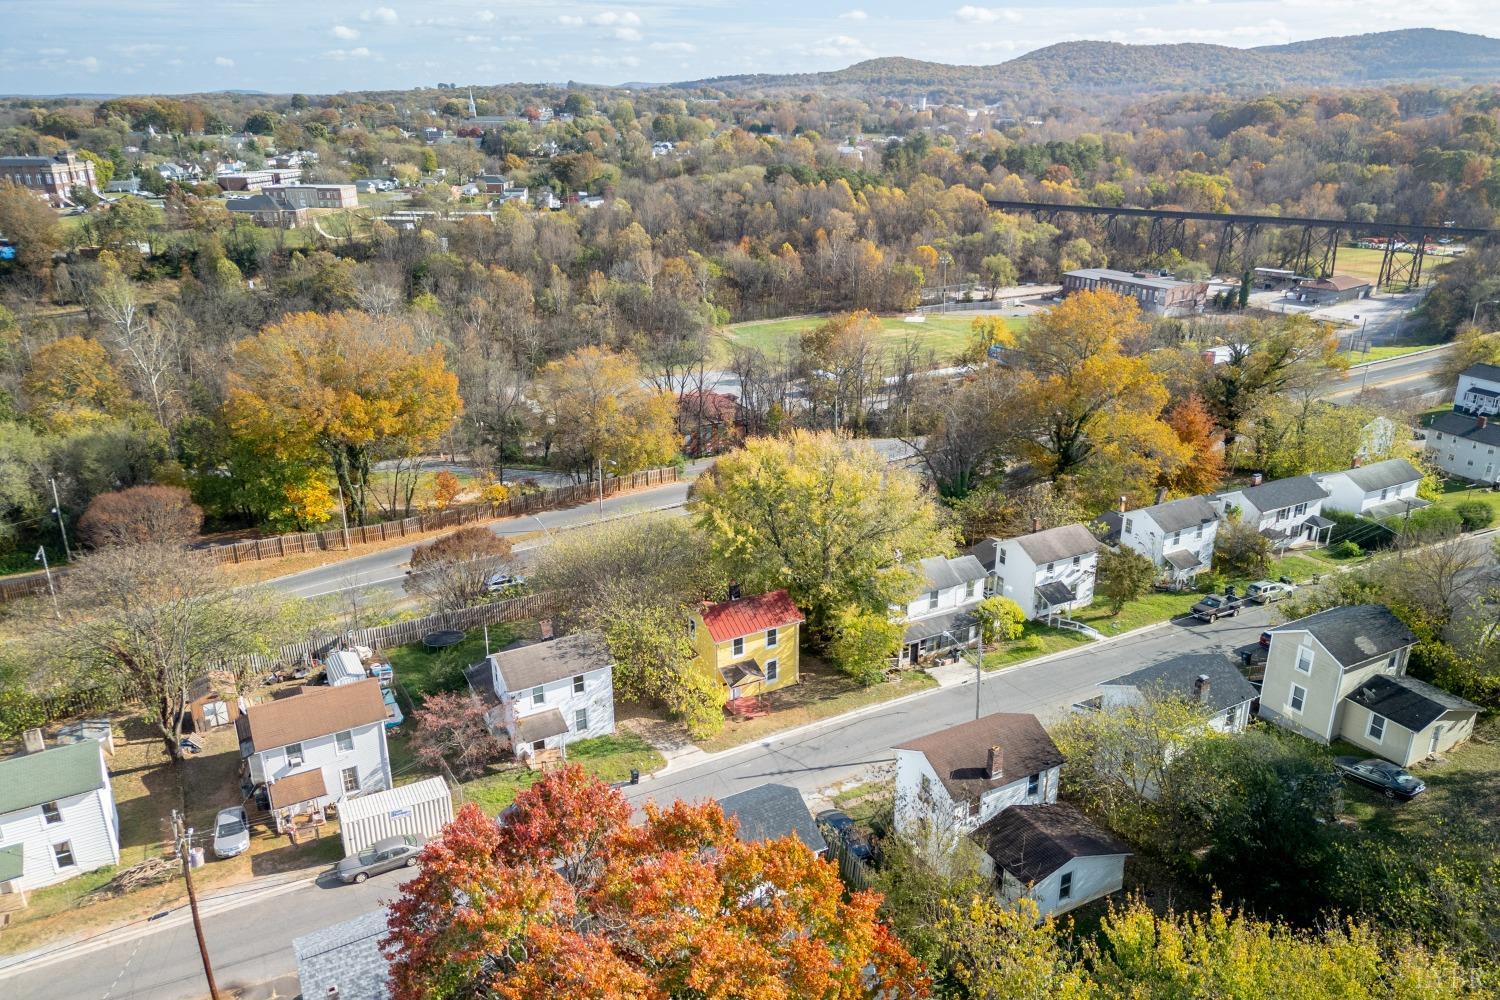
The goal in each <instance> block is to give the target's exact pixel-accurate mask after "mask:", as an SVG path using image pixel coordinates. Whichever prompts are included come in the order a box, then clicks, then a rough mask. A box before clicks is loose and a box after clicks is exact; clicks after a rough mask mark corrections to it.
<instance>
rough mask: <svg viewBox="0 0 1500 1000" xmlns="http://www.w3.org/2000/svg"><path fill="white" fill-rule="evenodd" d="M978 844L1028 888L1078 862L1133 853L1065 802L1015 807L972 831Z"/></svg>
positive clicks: (1123, 843)
mask: <svg viewBox="0 0 1500 1000" xmlns="http://www.w3.org/2000/svg"><path fill="white" fill-rule="evenodd" d="M974 838H975V840H977V841H978V842H979V845H980V846H981V847H983V848H984V850H985V853H986V854H988V855H989V856H990V857H991V858H993V859H994V860H995V864H996V865H998V866H999V867H1001V868H1004V869H1005V870H1006V871H1008V872H1010V873H1011V874H1012V875H1014V876H1015V877H1016V878H1017V879H1019V880H1020V881H1021V882H1023V883H1027V884H1031V883H1035V882H1040V881H1041V880H1042V879H1044V878H1046V877H1047V876H1048V875H1051V874H1052V873H1053V872H1055V871H1057V870H1058V869H1059V868H1061V867H1062V866H1063V865H1065V864H1067V863H1068V862H1069V861H1072V860H1073V859H1074V858H1102V857H1111V856H1114V855H1118V854H1129V853H1131V851H1130V848H1129V846H1127V845H1126V844H1125V842H1124V841H1122V840H1119V839H1118V838H1116V837H1114V836H1113V835H1111V834H1109V833H1106V832H1105V831H1104V830H1101V829H1099V828H1098V827H1097V826H1095V825H1094V824H1093V823H1090V822H1089V820H1088V817H1086V816H1084V815H1083V813H1081V812H1079V811H1078V810H1077V809H1075V808H1073V807H1072V806H1070V805H1068V804H1066V803H1063V802H1053V803H1051V804H1050V805H1041V806H1011V807H1010V808H1009V809H1005V810H1002V811H1001V813H1000V815H998V816H996V817H995V818H994V819H992V820H990V821H989V822H988V823H986V824H984V825H983V826H981V827H980V828H979V829H978V830H976V831H974Z"/></svg>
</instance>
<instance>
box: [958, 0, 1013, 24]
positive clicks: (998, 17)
mask: <svg viewBox="0 0 1500 1000" xmlns="http://www.w3.org/2000/svg"><path fill="white" fill-rule="evenodd" d="M953 16H954V17H956V18H958V19H959V20H960V21H967V22H969V23H970V24H994V23H995V22H996V21H1010V22H1011V23H1012V24H1014V23H1016V22H1018V21H1020V20H1021V14H1020V12H1019V11H1014V10H1009V9H1008V8H1005V7H975V6H972V5H970V4H965V5H964V6H962V7H960V8H958V10H956V11H954V12H953Z"/></svg>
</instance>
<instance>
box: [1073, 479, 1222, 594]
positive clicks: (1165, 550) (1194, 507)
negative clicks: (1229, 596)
mask: <svg viewBox="0 0 1500 1000" xmlns="http://www.w3.org/2000/svg"><path fill="white" fill-rule="evenodd" d="M1100 520H1102V521H1103V522H1104V524H1105V526H1106V528H1107V529H1108V534H1107V535H1106V538H1105V541H1107V542H1109V543H1110V544H1119V545H1124V546H1126V547H1127V548H1132V549H1134V550H1135V551H1137V552H1139V553H1140V554H1141V555H1143V556H1145V557H1146V558H1148V559H1150V560H1151V562H1152V563H1153V564H1154V565H1155V566H1156V567H1157V568H1158V569H1160V570H1161V575H1162V579H1163V580H1165V581H1166V582H1167V583H1168V584H1169V585H1171V586H1175V587H1186V586H1190V585H1191V584H1192V582H1193V578H1194V577H1196V576H1197V575H1198V574H1199V573H1202V572H1204V571H1205V570H1207V569H1208V568H1209V567H1210V566H1212V565H1213V561H1214V542H1215V540H1216V539H1217V538H1218V534H1219V512H1218V511H1216V510H1215V509H1214V506H1213V504H1211V503H1209V502H1208V501H1207V500H1206V499H1204V498H1203V497H1185V498H1184V499H1182V500H1169V501H1167V502H1166V503H1159V504H1155V505H1154V506H1151V507H1141V508H1137V509H1136V510H1125V511H1110V512H1109V513H1107V514H1105V515H1104V516H1103V517H1102V518H1101V519H1100Z"/></svg>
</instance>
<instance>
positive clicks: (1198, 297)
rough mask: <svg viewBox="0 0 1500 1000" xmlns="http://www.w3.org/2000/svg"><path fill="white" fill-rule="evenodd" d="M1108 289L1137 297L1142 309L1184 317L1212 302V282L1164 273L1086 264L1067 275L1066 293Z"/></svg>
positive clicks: (1064, 276) (1064, 282)
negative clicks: (1121, 269)
mask: <svg viewBox="0 0 1500 1000" xmlns="http://www.w3.org/2000/svg"><path fill="white" fill-rule="evenodd" d="M1099 288H1107V289H1109V290H1110V291H1112V292H1117V293H1119V294H1120V295H1125V296H1128V297H1130V298H1132V299H1135V300H1136V302H1137V303H1139V304H1140V307H1141V311H1142V312H1148V313H1156V314H1157V315H1160V316H1183V315H1186V314H1188V313H1196V312H1202V311H1203V307H1204V306H1205V305H1207V304H1208V282H1206V281H1179V280H1178V279H1176V278H1164V277H1162V276H1160V275H1155V274H1145V273H1143V272H1139V271H1138V272H1136V273H1134V274H1132V273H1130V272H1128V271H1113V270H1110V269H1109V268H1105V267H1086V268H1081V269H1080V270H1077V271H1069V272H1067V273H1066V274H1064V275H1063V294H1064V295H1071V294H1073V293H1074V292H1082V291H1090V290H1094V289H1099Z"/></svg>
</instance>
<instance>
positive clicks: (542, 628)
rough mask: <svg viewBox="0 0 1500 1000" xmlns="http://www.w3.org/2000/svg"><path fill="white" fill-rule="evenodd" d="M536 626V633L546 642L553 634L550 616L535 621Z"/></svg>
mask: <svg viewBox="0 0 1500 1000" xmlns="http://www.w3.org/2000/svg"><path fill="white" fill-rule="evenodd" d="M536 628H537V635H538V637H539V638H540V639H541V640H542V641H543V642H546V641H547V640H548V639H550V638H552V636H553V634H554V633H553V631H552V619H551V618H543V619H542V620H541V621H539V622H537V623H536Z"/></svg>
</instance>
